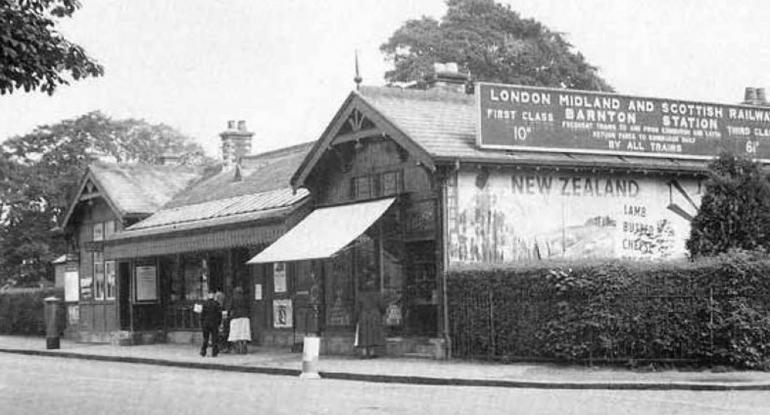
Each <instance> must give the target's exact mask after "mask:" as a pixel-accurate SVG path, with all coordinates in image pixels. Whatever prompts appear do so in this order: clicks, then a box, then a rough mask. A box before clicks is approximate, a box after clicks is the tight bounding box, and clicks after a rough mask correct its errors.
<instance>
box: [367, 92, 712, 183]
mask: <svg viewBox="0 0 770 415" xmlns="http://www.w3.org/2000/svg"><path fill="white" fill-rule="evenodd" d="M354 94H356V95H357V96H360V97H361V98H362V99H363V100H364V101H365V102H366V103H368V104H369V105H370V106H371V107H373V108H374V109H375V110H377V111H378V112H379V113H381V114H382V116H383V117H385V118H386V119H387V120H388V122H390V123H392V124H393V125H394V126H396V127H397V128H398V129H400V130H401V131H403V132H404V133H406V134H407V135H408V136H409V138H411V139H412V140H414V141H415V142H416V143H417V144H418V145H419V146H421V147H422V148H424V149H425V151H427V152H428V154H430V155H431V156H432V157H433V158H434V159H435V160H436V161H437V162H442V161H443V162H451V161H460V162H468V161H470V162H481V163H484V162H487V163H515V164H524V165H527V164H528V165H536V166H543V165H550V166H572V167H582V166H585V167H602V168H619V169H624V168H627V169H645V170H668V171H693V172H702V171H703V170H704V169H705V166H706V163H707V162H706V161H697V160H679V159H671V158H652V157H634V156H614V155H590V154H577V153H566V152H564V153H556V152H553V153H551V152H536V151H510V150H491V149H481V148H479V147H477V146H476V119H475V116H476V103H475V98H474V96H473V95H468V94H463V93H455V92H449V91H444V90H435V89H434V90H415V89H401V88H392V87H370V86H362V87H361V88H360V90H358V91H356V92H354Z"/></svg>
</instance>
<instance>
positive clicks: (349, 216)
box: [248, 198, 395, 264]
mask: <svg viewBox="0 0 770 415" xmlns="http://www.w3.org/2000/svg"><path fill="white" fill-rule="evenodd" d="M394 200H395V198H389V199H382V200H375V201H372V202H363V203H354V204H350V205H343V206H334V207H327V208H320V209H316V210H314V211H313V212H311V213H310V214H309V215H308V216H307V217H306V218H305V219H303V220H302V221H301V222H300V223H298V224H297V226H295V227H293V228H292V229H291V230H290V231H289V232H287V233H286V234H285V235H283V236H282V237H281V238H279V239H278V240H277V241H275V242H274V243H273V244H272V245H270V246H269V247H267V248H266V249H265V250H264V251H262V252H260V253H259V254H257V255H256V256H254V258H251V259H250V260H249V261H248V263H249V264H261V263H265V262H286V261H299V260H305V259H318V258H328V257H330V256H332V255H334V254H335V253H337V252H338V251H339V250H341V249H342V248H344V247H345V246H346V245H348V244H349V243H351V242H352V241H353V240H354V239H356V238H357V237H358V236H359V235H361V234H362V233H364V232H365V231H366V229H367V228H369V227H370V226H371V225H372V224H373V223H374V222H375V221H377V219H379V217H380V216H382V215H383V214H384V213H385V211H386V210H388V208H389V207H390V205H392V204H393V201H394Z"/></svg>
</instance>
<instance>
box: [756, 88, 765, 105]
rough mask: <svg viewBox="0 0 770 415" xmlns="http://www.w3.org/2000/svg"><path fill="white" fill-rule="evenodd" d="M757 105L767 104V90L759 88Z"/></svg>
mask: <svg viewBox="0 0 770 415" xmlns="http://www.w3.org/2000/svg"><path fill="white" fill-rule="evenodd" d="M757 103H758V104H759V105H765V104H767V97H766V96H765V88H757Z"/></svg>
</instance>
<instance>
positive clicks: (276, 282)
mask: <svg viewBox="0 0 770 415" xmlns="http://www.w3.org/2000/svg"><path fill="white" fill-rule="evenodd" d="M273 287H274V288H273V289H274V291H275V292H277V293H285V292H286V263H285V262H275V263H273Z"/></svg>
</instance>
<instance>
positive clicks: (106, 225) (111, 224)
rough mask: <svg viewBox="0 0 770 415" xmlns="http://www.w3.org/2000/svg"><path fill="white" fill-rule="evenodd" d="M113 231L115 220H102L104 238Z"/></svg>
mask: <svg viewBox="0 0 770 415" xmlns="http://www.w3.org/2000/svg"><path fill="white" fill-rule="evenodd" d="M113 233H115V221H114V220H108V221H107V222H104V239H107V238H109V237H110V236H111V235H112V234H113Z"/></svg>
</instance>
